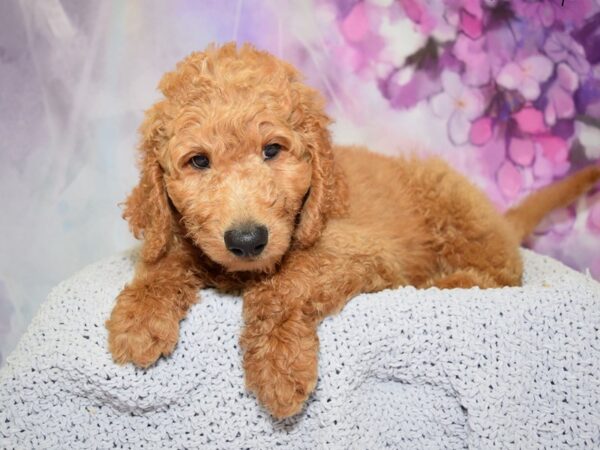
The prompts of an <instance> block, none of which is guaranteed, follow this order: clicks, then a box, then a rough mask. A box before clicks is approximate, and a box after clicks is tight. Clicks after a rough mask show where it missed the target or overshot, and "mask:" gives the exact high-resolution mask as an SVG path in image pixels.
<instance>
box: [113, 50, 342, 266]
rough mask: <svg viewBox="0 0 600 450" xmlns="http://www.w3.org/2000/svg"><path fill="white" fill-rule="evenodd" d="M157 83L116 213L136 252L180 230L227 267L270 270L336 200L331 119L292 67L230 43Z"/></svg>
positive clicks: (307, 241) (151, 257)
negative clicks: (130, 183)
mask: <svg viewBox="0 0 600 450" xmlns="http://www.w3.org/2000/svg"><path fill="white" fill-rule="evenodd" d="M159 88H160V90H161V91H162V93H163V94H164V99H162V100H161V101H159V102H158V103H157V104H155V105H154V106H153V107H151V108H150V109H149V110H148V111H147V112H146V118H145V121H144V123H143V124H142V126H141V135H142V142H141V145H140V151H141V177H140V182H139V184H138V185H137V186H136V187H135V188H134V190H133V192H132V193H131V195H130V196H129V197H128V199H127V201H126V202H125V211H124V217H125V218H126V219H127V220H128V221H129V223H130V227H131V229H132V231H133V233H134V234H135V236H136V237H137V238H142V237H143V239H144V246H143V250H142V258H143V259H144V260H145V261H147V262H152V261H156V260H158V259H159V258H161V256H162V255H164V254H165V252H167V251H168V249H169V247H170V246H171V245H173V243H174V240H175V239H178V238H181V237H185V238H187V239H190V240H191V241H192V242H193V243H194V244H195V245H196V246H197V247H199V248H200V249H201V250H202V251H203V252H204V253H205V254H206V255H207V256H208V257H209V258H210V259H212V260H213V261H215V262H217V263H219V264H220V265H222V266H223V267H225V268H226V269H227V270H229V271H268V270H272V269H273V267H275V265H276V264H277V262H278V261H280V260H281V258H282V256H283V255H284V254H285V253H286V252H287V251H288V250H289V249H290V248H292V247H296V246H297V247H308V246H311V245H312V244H314V242H315V241H316V240H317V239H318V237H319V236H320V233H321V230H322V228H323V226H324V223H325V221H326V218H327V216H328V214H329V213H330V212H331V211H333V210H334V209H335V208H336V178H337V177H336V176H335V174H334V165H333V155H332V148H331V142H330V136H329V132H328V130H327V125H328V124H329V122H330V120H329V118H328V117H327V116H326V115H325V113H324V112H323V102H322V99H321V98H320V96H319V95H318V94H317V92H316V91H314V90H312V89H310V88H309V87H307V86H306V85H304V84H303V83H302V82H301V79H300V76H299V74H298V72H297V71H296V70H295V69H294V68H293V67H292V66H290V65H289V64H287V63H285V62H283V61H281V60H279V59H277V58H275V57H274V56H272V55H270V54H268V53H265V52H261V51H258V50H256V49H254V48H253V47H251V46H249V45H244V46H242V47H241V48H236V46H235V45H234V44H227V45H225V46H222V47H216V46H213V47H209V48H208V49H207V50H206V51H205V52H202V53H192V54H191V55H190V56H188V57H187V58H186V59H184V60H183V61H182V62H180V63H179V64H178V65H177V67H176V69H175V70H174V71H173V72H170V73H167V74H166V75H165V76H164V77H163V79H162V80H161V82H160V84H159ZM178 234H182V235H183V236H179V237H178V236H177V235H178Z"/></svg>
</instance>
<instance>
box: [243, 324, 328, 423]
mask: <svg viewBox="0 0 600 450" xmlns="http://www.w3.org/2000/svg"><path fill="white" fill-rule="evenodd" d="M288 322H289V321H288ZM306 331H307V330H305V329H303V327H300V328H298V327H297V326H294V325H292V326H289V323H287V324H284V325H282V326H279V327H277V328H275V329H273V330H272V331H271V332H270V333H268V335H253V333H252V332H251V331H250V328H249V327H247V328H246V329H245V332H244V334H243V336H242V346H243V347H244V348H245V354H244V370H245V376H246V386H247V387H248V389H249V390H250V391H252V392H254V394H255V395H256V397H257V399H258V400H259V401H260V403H261V404H263V405H264V406H265V407H266V408H267V409H268V410H269V412H270V413H271V415H273V417H275V418H277V419H283V418H285V417H290V416H293V415H295V414H297V413H299V412H300V411H301V410H302V407H303V405H304V402H305V401H306V400H307V398H308V396H309V395H310V394H311V392H312V391H313V390H314V388H315V386H316V384H317V366H318V348H319V341H318V338H317V335H316V331H315V330H310V331H308V332H306Z"/></svg>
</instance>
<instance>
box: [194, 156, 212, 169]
mask: <svg viewBox="0 0 600 450" xmlns="http://www.w3.org/2000/svg"><path fill="white" fill-rule="evenodd" d="M189 163H190V165H191V166H192V167H193V168H194V169H208V168H209V167H210V161H209V159H208V156H206V155H195V156H192V157H191V158H190V162H189Z"/></svg>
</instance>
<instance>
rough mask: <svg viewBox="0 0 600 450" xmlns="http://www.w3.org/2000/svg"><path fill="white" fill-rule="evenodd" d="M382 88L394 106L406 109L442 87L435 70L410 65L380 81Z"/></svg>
mask: <svg viewBox="0 0 600 450" xmlns="http://www.w3.org/2000/svg"><path fill="white" fill-rule="evenodd" d="M380 89H381V91H382V93H383V95H384V97H385V98H387V99H388V100H389V101H390V104H391V105H392V107H393V108H401V109H406V108H410V107H412V106H414V105H416V104H417V103H419V102H420V101H421V100H424V99H426V98H428V97H431V96H432V95H433V94H436V93H438V92H440V89H441V87H440V82H439V79H438V76H437V74H436V73H435V72H434V73H430V72H429V71H426V70H415V69H414V68H413V67H410V66H409V67H403V68H401V69H400V70H398V71H397V72H395V73H394V74H393V75H392V76H391V77H390V78H389V79H388V80H386V81H383V82H382V83H380Z"/></svg>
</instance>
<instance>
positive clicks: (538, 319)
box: [0, 251, 600, 449]
mask: <svg viewBox="0 0 600 450" xmlns="http://www.w3.org/2000/svg"><path fill="white" fill-rule="evenodd" d="M523 253H524V257H525V261H526V276H525V286H524V287H523V288H504V289H490V290H479V289H469V290H446V291H440V290H437V289H428V290H416V289H414V288H411V287H408V288H402V289H397V290H389V291H384V292H380V293H377V294H369V295H361V296H360V297H358V298H355V299H354V300H352V301H351V302H350V303H349V304H348V305H347V307H346V308H345V309H344V310H343V311H342V312H341V313H340V314H339V315H338V316H336V317H331V318H328V319H326V320H325V321H324V323H323V324H322V325H321V326H320V329H319V335H320V338H321V354H320V363H319V365H320V368H319V369H320V378H319V382H318V385H317V389H316V392H315V393H314V394H313V395H312V396H311V398H310V400H309V401H308V403H307V406H306V408H305V410H304V412H303V413H302V414H300V415H298V416H296V417H294V418H291V419H287V420H284V421H274V420H273V419H271V417H270V416H269V414H267V413H266V412H265V410H263V409H262V408H261V407H260V406H258V405H257V402H256V400H255V399H254V398H253V397H252V396H251V395H249V394H248V393H246V392H245V390H244V383H243V376H242V370H241V365H240V360H241V357H240V350H239V347H238V337H239V333H240V326H241V321H240V314H241V301H240V299H239V298H238V297H232V296H229V295H223V294H219V293H217V292H214V291H212V290H207V291H204V292H202V302H201V303H199V304H198V305H196V306H194V308H193V309H192V310H191V312H190V314H189V316H188V318H187V319H186V320H185V321H184V322H182V326H181V339H180V342H179V345H178V347H177V349H176V351H175V353H174V354H173V356H172V357H170V358H168V359H163V360H160V362H159V363H158V364H157V365H156V366H155V367H152V368H150V369H148V370H139V369H136V368H134V367H133V366H131V365H128V366H125V367H119V366H116V365H114V364H113V363H112V362H111V359H110V356H109V354H108V352H107V349H106V330H105V328H104V321H105V320H106V318H107V317H108V315H109V313H110V310H111V307H112V304H113V301H114V298H115V296H116V295H117V294H118V292H119V290H120V289H121V288H122V286H123V284H124V283H125V282H126V281H128V280H129V279H130V278H131V276H132V271H133V269H132V266H133V258H134V256H133V255H132V254H130V253H128V254H125V255H119V256H115V257H112V258H109V259H106V260H104V261H101V262H99V263H97V264H95V265H92V266H90V267H88V268H86V269H84V270H83V271H81V272H80V273H79V274H77V275H75V276H74V277H73V278H71V279H69V280H67V281H65V282H63V283H62V284H61V285H59V286H58V287H57V288H56V289H55V290H54V291H53V292H52V293H51V294H50V296H49V298H48V300H47V301H46V303H45V304H44V305H43V306H42V307H41V308H40V311H39V313H38V314H37V316H36V318H35V319H34V320H33V322H32V324H31V326H30V327H29V329H28V331H27V333H26V335H25V336H24V337H23V339H22V340H21V342H20V344H19V346H18V347H17V349H16V350H15V352H14V353H13V354H12V355H11V356H10V357H9V358H8V360H7V363H6V365H5V367H4V368H3V369H2V370H1V372H0V448H12V447H16V448H36V449H40V448H51V449H67V448H68V449H72V448H113V447H115V446H116V447H118V448H122V447H124V448H156V449H160V448H199V447H200V448H218V449H229V448H231V449H240V448H253V449H268V448H275V447H278V446H279V448H306V449H318V448H336V449H337V448H340V449H346V448H355V449H377V448H384V447H391V448H407V449H416V448H464V447H466V446H470V447H472V448H476V449H483V448H491V447H503V448H506V447H509V448H531V449H533V448H564V447H568V446H569V447H575V448H599V446H600V331H599V329H600V285H599V284H598V283H597V282H595V281H593V280H592V279H590V278H588V277H586V276H585V275H582V274H580V273H577V272H574V271H572V270H570V269H568V268H566V267H565V266H563V265H561V264H560V263H558V262H556V261H554V260H552V259H549V258H546V257H542V256H539V255H535V254H533V253H531V252H528V251H524V252H523Z"/></svg>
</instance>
